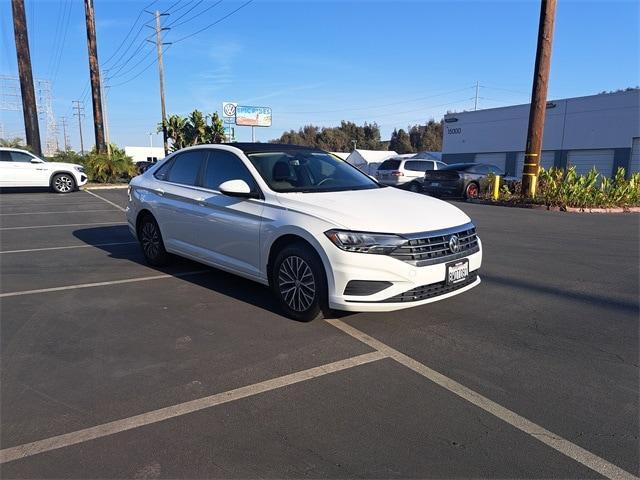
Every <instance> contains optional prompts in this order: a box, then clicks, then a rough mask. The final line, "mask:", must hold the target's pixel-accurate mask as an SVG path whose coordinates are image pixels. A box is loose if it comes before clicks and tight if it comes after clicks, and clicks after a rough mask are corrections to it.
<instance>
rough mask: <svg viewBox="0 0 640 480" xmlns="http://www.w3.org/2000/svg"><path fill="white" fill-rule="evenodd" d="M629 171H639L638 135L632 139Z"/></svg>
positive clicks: (639, 144)
mask: <svg viewBox="0 0 640 480" xmlns="http://www.w3.org/2000/svg"><path fill="white" fill-rule="evenodd" d="M629 171H630V172H631V173H634V172H640V137H636V138H634V139H633V146H632V147H631V164H630V165H629Z"/></svg>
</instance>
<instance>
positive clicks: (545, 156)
mask: <svg viewBox="0 0 640 480" xmlns="http://www.w3.org/2000/svg"><path fill="white" fill-rule="evenodd" d="M555 156H556V154H555V152H554V151H553V150H551V151H548V152H542V158H541V160H540V165H541V166H542V168H544V169H545V170H549V169H550V168H551V167H553V162H554V161H555ZM523 168H524V152H519V153H518V157H517V158H516V177H521V176H522V169H523Z"/></svg>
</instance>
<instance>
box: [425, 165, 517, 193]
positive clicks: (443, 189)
mask: <svg viewBox="0 0 640 480" xmlns="http://www.w3.org/2000/svg"><path fill="white" fill-rule="evenodd" d="M491 173H492V174H494V175H500V176H501V177H504V178H505V180H506V181H507V182H509V181H515V180H517V179H516V178H513V177H505V173H504V171H503V170H502V169H501V168H499V167H496V166H495V165H488V164H482V163H453V164H451V165H447V166H446V167H443V168H442V169H440V170H438V171H433V172H425V174H424V182H423V189H424V192H426V193H428V194H429V195H433V196H436V197H464V198H477V197H478V195H480V192H482V191H485V190H486V189H487V188H489V174H491Z"/></svg>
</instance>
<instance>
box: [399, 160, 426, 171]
mask: <svg viewBox="0 0 640 480" xmlns="http://www.w3.org/2000/svg"><path fill="white" fill-rule="evenodd" d="M405 168H406V169H407V170H411V171H414V172H426V171H427V170H433V162H425V161H417V160H410V161H407V162H406V163H405Z"/></svg>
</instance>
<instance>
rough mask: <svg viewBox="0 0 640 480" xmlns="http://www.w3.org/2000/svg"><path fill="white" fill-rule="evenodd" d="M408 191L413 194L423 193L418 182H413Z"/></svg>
mask: <svg viewBox="0 0 640 480" xmlns="http://www.w3.org/2000/svg"><path fill="white" fill-rule="evenodd" d="M407 190H409V191H410V192H413V193H420V192H421V191H422V185H420V184H419V183H418V182H411V183H410V184H409V186H408V187H407Z"/></svg>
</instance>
